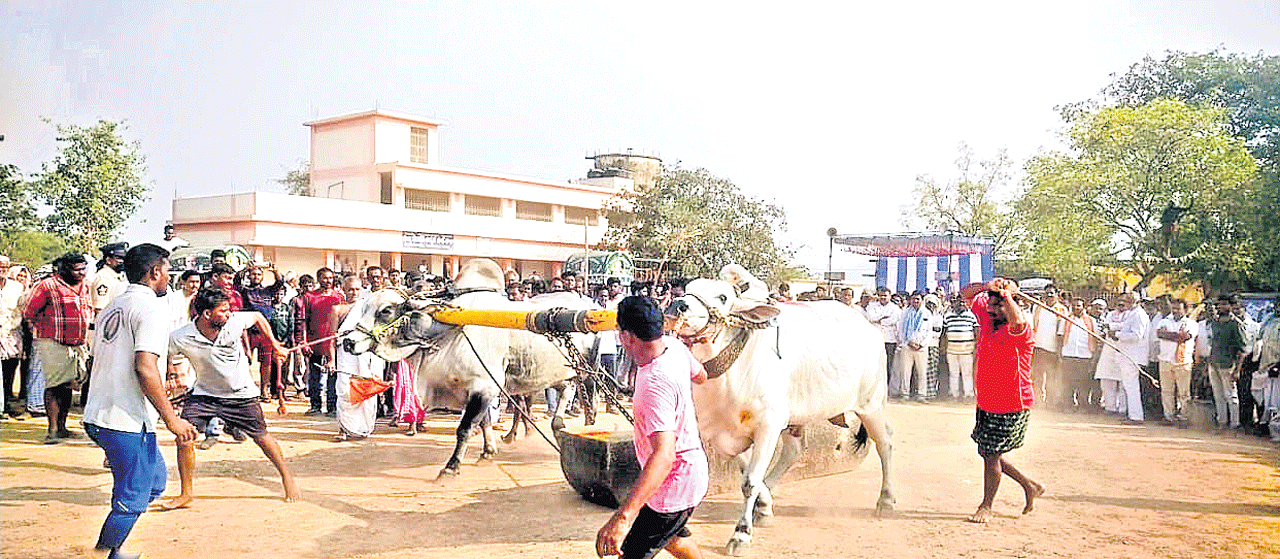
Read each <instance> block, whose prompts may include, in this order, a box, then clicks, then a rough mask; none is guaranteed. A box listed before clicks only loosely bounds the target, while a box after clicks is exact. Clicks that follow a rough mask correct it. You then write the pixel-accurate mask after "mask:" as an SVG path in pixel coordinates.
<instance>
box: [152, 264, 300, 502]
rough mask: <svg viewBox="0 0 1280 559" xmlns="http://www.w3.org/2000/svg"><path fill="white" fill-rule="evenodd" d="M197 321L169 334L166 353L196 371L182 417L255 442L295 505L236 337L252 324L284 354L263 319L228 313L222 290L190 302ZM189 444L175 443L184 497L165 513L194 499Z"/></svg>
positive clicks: (210, 291) (294, 494)
mask: <svg viewBox="0 0 1280 559" xmlns="http://www.w3.org/2000/svg"><path fill="white" fill-rule="evenodd" d="M192 307H193V309H194V311H195V313H196V317H195V320H193V321H192V322H191V323H189V324H187V325H186V326H183V327H182V328H179V329H177V330H175V331H174V332H173V333H172V334H170V335H169V355H170V356H176V355H183V356H185V357H186V358H187V360H188V361H189V362H190V363H191V368H192V370H194V371H195V375H196V381H195V385H194V386H193V387H192V388H191V394H190V396H189V397H188V398H187V402H186V404H185V405H183V407H182V418H183V419H185V420H187V421H189V422H191V423H192V424H193V425H195V426H196V428H198V429H200V430H201V431H204V429H205V426H206V425H207V424H208V422H209V421H210V420H211V419H213V418H215V417H216V418H219V419H221V420H222V422H223V423H225V424H226V425H227V426H228V427H230V428H232V429H238V430H240V431H241V432H243V433H244V434H246V435H248V436H249V437H250V438H252V439H253V442H255V443H257V445H258V447H259V448H261V449H262V453H263V454H264V455H266V457H267V459H268V460H270V461H271V464H272V465H274V466H275V467H276V470H277V471H279V472H280V481H281V483H282V484H283V485H284V500H285V501H286V502H293V501H296V500H297V499H298V497H299V492H298V486H297V485H296V484H294V481H293V474H292V473H291V472H290V471H289V465H288V464H286V463H285V461H284V454H283V453H282V452H281V451H280V445H279V443H277V442H276V439H275V438H274V437H272V436H271V434H270V433H268V432H267V422H266V419H265V418H263V416H262V405H261V404H260V403H259V400H258V395H259V389H258V386H257V385H255V384H254V382H253V375H252V374H251V373H250V372H249V356H248V355H247V354H246V353H245V350H244V344H242V343H241V342H240V337H241V335H242V334H244V332H245V330H248V329H249V328H251V327H253V326H257V327H258V331H259V332H262V333H263V334H264V335H265V336H267V338H268V340H269V341H270V343H271V345H272V349H273V350H274V351H275V354H276V355H280V356H283V355H285V354H286V353H287V352H286V351H285V348H284V346H282V345H280V341H279V340H276V337H275V335H274V334H272V330H271V325H270V324H268V323H267V319H266V317H264V316H262V314H261V313H258V312H255V311H247V312H231V304H230V301H229V300H228V298H227V294H226V292H224V291H222V290H220V289H216V288H215V289H202V290H200V292H198V293H196V296H195V299H194V300H193V301H192ZM195 449H196V447H195V444H194V443H193V441H186V442H180V443H179V444H178V475H179V477H181V479H182V493H181V494H179V495H178V496H177V497H174V498H173V499H171V500H169V502H167V503H165V508H166V509H174V508H182V507H186V506H188V505H190V504H191V501H192V500H194V499H195V493H194V492H193V491H192V484H193V482H194V479H195V470H196V456H195V452H196V450H195Z"/></svg>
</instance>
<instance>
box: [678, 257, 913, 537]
mask: <svg viewBox="0 0 1280 559" xmlns="http://www.w3.org/2000/svg"><path fill="white" fill-rule="evenodd" d="M667 312H668V314H669V315H673V316H675V317H676V319H677V324H680V327H679V329H678V332H677V333H678V334H679V336H680V337H681V339H682V340H684V341H685V343H686V344H688V345H689V347H690V350H692V351H693V354H694V356H696V357H697V358H698V360H699V361H702V362H703V364H704V366H705V367H706V368H707V373H708V377H709V380H708V381H707V382H705V383H703V384H701V385H696V386H694V387H693V399H694V406H695V408H696V410H697V414H698V428H699V430H700V431H701V433H702V437H703V440H704V441H705V442H706V444H707V445H708V446H710V447H711V448H714V449H715V450H717V451H718V452H720V453H722V454H725V455H728V456H738V455H743V456H742V458H743V460H744V462H745V470H744V472H743V486H742V492H743V496H744V497H745V503H744V507H743V512H742V516H741V517H740V519H739V520H738V524H737V526H736V528H735V530H734V534H733V537H732V538H731V539H730V540H729V543H728V551H729V553H730V554H732V555H740V554H742V553H743V552H744V551H745V550H746V548H747V547H748V546H749V545H750V543H751V533H752V528H753V524H754V522H756V518H755V515H758V516H759V518H760V520H761V521H763V520H766V519H768V518H770V517H771V516H772V514H773V510H772V504H773V503H772V500H773V499H772V496H771V495H770V493H769V485H772V484H773V483H774V482H776V481H777V480H778V479H779V478H781V476H782V474H784V473H785V472H786V470H787V469H788V468H790V467H791V465H792V464H793V463H794V462H795V459H796V458H797V456H798V455H799V452H800V438H799V437H800V434H801V431H800V428H801V426H803V425H805V424H808V423H812V422H816V421H831V422H832V423H835V424H837V425H841V426H848V425H851V424H852V423H851V420H852V417H851V416H850V415H849V414H852V415H856V416H857V418H858V420H859V421H860V423H861V425H862V426H861V428H860V429H859V431H858V434H857V441H858V444H859V445H861V444H865V442H866V439H867V436H868V435H869V436H870V438H871V440H873V441H875V443H876V451H877V453H878V454H879V456H880V466H881V474H882V481H881V489H880V497H879V500H877V502H876V514H877V515H879V514H882V513H885V512H887V511H890V510H892V509H893V505H894V496H893V485H892V483H891V475H890V471H891V464H892V454H893V445H892V442H891V441H890V436H889V427H888V423H887V421H886V419H885V416H884V405H885V398H886V387H885V384H886V382H885V374H884V370H885V353H884V345H883V343H882V339H881V336H880V333H879V332H878V331H877V330H876V329H875V327H873V326H872V325H871V324H870V323H869V322H867V320H866V319H864V318H862V316H860V315H859V314H858V313H857V312H855V311H854V310H853V309H852V308H850V307H848V306H847V305H844V304H842V303H839V302H836V301H816V302H812V303H779V304H778V305H777V306H774V305H770V304H766V303H762V302H758V301H750V300H745V299H741V298H740V297H739V296H738V295H737V291H736V290H735V289H734V286H733V285H731V284H730V283H727V282H724V281H719V280H707V279H699V280H694V281H692V282H690V283H689V284H688V286H687V287H686V295H684V296H682V297H679V298H677V299H676V300H675V301H673V302H672V304H671V306H670V307H669V308H668V310H667ZM780 439H781V440H780ZM778 444H782V452H781V453H780V456H779V459H778V461H777V463H776V465H775V466H774V467H773V469H769V463H770V459H771V458H772V457H773V454H774V450H775V447H776V446H777V445H778ZM753 513H754V514H753Z"/></svg>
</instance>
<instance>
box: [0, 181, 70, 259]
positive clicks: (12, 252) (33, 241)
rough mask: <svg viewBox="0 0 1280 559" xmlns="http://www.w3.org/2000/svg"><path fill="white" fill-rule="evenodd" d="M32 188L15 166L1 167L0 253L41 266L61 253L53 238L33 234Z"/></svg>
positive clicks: (37, 221) (35, 218) (37, 222)
mask: <svg viewBox="0 0 1280 559" xmlns="http://www.w3.org/2000/svg"><path fill="white" fill-rule="evenodd" d="M39 225H40V218H39V216H38V215H37V214H36V207H35V193H34V192H33V186H32V185H31V183H28V182H27V181H26V180H24V179H23V177H22V173H21V172H20V171H19V170H18V167H17V166H15V165H7V164H6V165H0V254H4V255H7V256H9V258H10V259H12V260H13V261H14V262H15V263H20V264H29V265H31V264H34V265H37V266H38V265H40V264H43V263H45V262H48V261H49V260H51V259H52V258H53V257H55V256H57V255H58V254H60V253H61V251H63V250H64V248H65V247H63V244H62V242H61V240H60V239H58V238H57V237H56V236H54V235H51V234H49V233H45V232H43V231H36V230H35V228H36V227H38V226H39Z"/></svg>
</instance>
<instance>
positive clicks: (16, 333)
mask: <svg viewBox="0 0 1280 559" xmlns="http://www.w3.org/2000/svg"><path fill="white" fill-rule="evenodd" d="M10 266H11V264H10V262H9V257H8V256H5V255H3V254H0V368H3V369H4V377H3V378H4V402H3V406H2V407H0V418H2V417H4V416H5V415H6V414H12V415H13V416H14V417H15V418H21V417H22V414H23V413H24V411H25V409H24V408H25V406H24V405H23V402H25V401H26V397H27V390H26V379H25V378H24V379H16V378H15V377H18V376H19V375H18V374H17V373H18V365H19V364H21V362H22V331H21V330H22V329H21V328H19V326H21V325H22V313H21V312H20V311H18V298H20V297H22V291H23V289H22V284H20V283H18V282H17V280H11V279H9V268H10ZM14 380H18V381H19V382H20V384H19V386H18V390H17V393H16V394H17V395H16V396H15V392H14V390H13V381H14Z"/></svg>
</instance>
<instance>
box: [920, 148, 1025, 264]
mask: <svg viewBox="0 0 1280 559" xmlns="http://www.w3.org/2000/svg"><path fill="white" fill-rule="evenodd" d="M1012 167H1013V161H1011V160H1010V159H1009V155H1008V153H1006V152H1005V150H1000V151H999V152H997V153H996V156H995V158H994V159H985V160H976V159H975V158H974V153H973V148H970V147H969V146H968V145H967V144H964V143H961V144H960V155H959V157H957V158H956V169H957V170H958V171H959V176H957V177H956V178H954V179H952V180H950V181H948V182H946V183H945V184H943V183H940V182H938V181H937V180H936V179H934V178H933V177H931V176H929V175H918V176H916V185H915V188H914V189H912V191H911V194H912V196H911V197H912V200H914V201H915V202H914V203H912V204H911V205H909V206H906V207H905V208H903V212H902V225H903V226H904V227H907V228H909V229H917V230H921V229H923V230H928V231H955V232H958V233H963V234H965V235H970V236H981V237H987V238H989V239H992V241H993V244H994V246H993V247H992V250H993V251H994V254H995V257H996V258H1001V257H1006V256H1008V255H1009V252H1010V248H1011V243H1010V242H1009V241H1010V240H1011V239H1013V238H1014V237H1015V235H1016V234H1017V227H1015V226H1016V225H1017V222H1016V221H1015V220H1014V219H1013V218H1012V214H1011V213H1010V212H1009V206H1008V202H1009V197H1010V196H1011V195H1012V192H1011V189H1010V186H1009V180H1010V178H1011V177H1012V175H1011V173H1010V170H1011V169H1012Z"/></svg>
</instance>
